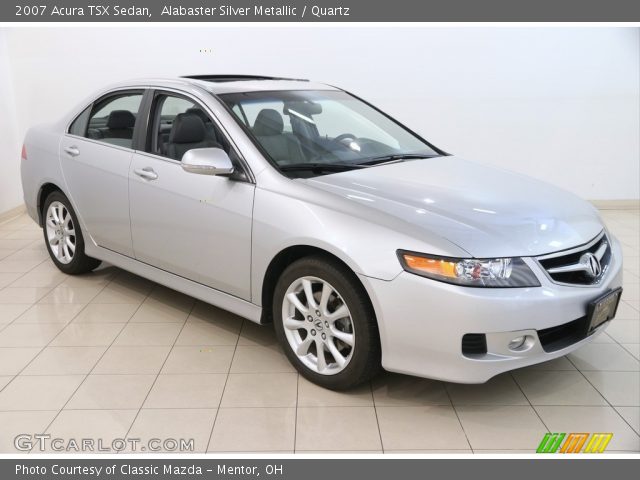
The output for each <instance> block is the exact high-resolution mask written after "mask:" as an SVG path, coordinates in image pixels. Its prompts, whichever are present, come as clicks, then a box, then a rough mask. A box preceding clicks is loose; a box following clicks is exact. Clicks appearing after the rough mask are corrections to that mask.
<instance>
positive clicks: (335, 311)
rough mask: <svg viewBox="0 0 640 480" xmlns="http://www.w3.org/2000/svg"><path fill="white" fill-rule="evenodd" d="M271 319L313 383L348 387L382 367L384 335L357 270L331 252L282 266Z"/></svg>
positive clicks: (293, 358)
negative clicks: (340, 260)
mask: <svg viewBox="0 0 640 480" xmlns="http://www.w3.org/2000/svg"><path fill="white" fill-rule="evenodd" d="M309 289H310V290H309ZM307 291H310V292H311V297H312V299H313V302H312V304H311V305H309V301H308V296H307V293H306V292H307ZM323 299H326V301H323ZM309 307H311V308H309ZM344 307H346V309H345V308H344ZM273 319H274V327H275V331H276V335H277V337H278V340H279V341H280V344H281V345H282V348H283V349H284V351H285V354H286V355H287V358H288V359H289V361H290V362H291V363H292V364H293V365H294V366H295V367H296V369H297V370H298V371H299V372H300V374H301V375H302V376H304V377H305V378H306V379H308V380H310V381H311V382H313V383H316V384H318V385H320V386H322V387H325V388H328V389H331V390H346V389H350V388H353V387H355V386H357V385H359V384H361V383H364V382H366V381H368V380H370V379H371V378H373V377H374V376H375V375H376V374H377V373H378V371H379V370H380V337H379V334H378V324H377V321H376V317H375V313H374V311H373V307H372V306H371V302H370V300H369V297H368V296H367V294H366V291H365V290H364V288H363V287H362V285H361V284H360V282H359V281H358V279H357V277H356V276H355V274H354V273H353V272H352V271H350V270H349V269H347V268H346V267H344V266H343V265H342V264H340V263H339V262H337V261H334V260H332V259H331V258H328V257H323V256H311V257H305V258H302V259H299V260H297V261H295V262H293V263H292V264H291V265H289V266H288V267H287V268H286V269H285V270H284V272H283V273H282V275H281V276H280V278H279V279H278V282H277V284H276V288H275V291H274V298H273ZM296 351H297V352H298V353H296ZM318 352H322V353H321V355H322V357H321V356H319V355H318ZM340 357H342V359H340Z"/></svg>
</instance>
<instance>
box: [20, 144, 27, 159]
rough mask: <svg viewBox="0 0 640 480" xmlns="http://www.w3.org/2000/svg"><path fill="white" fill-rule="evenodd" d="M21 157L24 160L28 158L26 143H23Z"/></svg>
mask: <svg viewBox="0 0 640 480" xmlns="http://www.w3.org/2000/svg"><path fill="white" fill-rule="evenodd" d="M20 157H21V158H22V160H26V159H27V147H25V146H24V145H22V154H21V155H20Z"/></svg>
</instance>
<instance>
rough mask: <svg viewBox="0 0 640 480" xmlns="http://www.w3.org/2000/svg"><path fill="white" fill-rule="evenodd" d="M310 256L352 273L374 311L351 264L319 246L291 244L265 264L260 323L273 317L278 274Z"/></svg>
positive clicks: (269, 320) (366, 292) (270, 320)
mask: <svg viewBox="0 0 640 480" xmlns="http://www.w3.org/2000/svg"><path fill="white" fill-rule="evenodd" d="M310 256H321V257H325V258H327V259H328V260H329V261H333V262H335V263H338V264H339V265H340V266H342V267H344V268H345V269H346V270H348V271H349V272H350V273H351V274H352V275H353V278H354V280H355V281H356V282H357V284H358V286H359V287H360V288H361V289H362V293H363V294H365V295H366V297H367V300H368V301H369V303H370V304H371V306H372V311H374V312H375V309H374V308H373V302H372V300H371V298H370V296H369V292H368V291H367V289H366V288H365V286H364V285H363V284H362V282H361V281H360V279H359V278H358V275H357V274H356V272H355V271H354V270H353V268H352V267H351V266H349V264H348V263H347V262H345V261H344V260H343V259H341V258H340V257H338V256H337V255H335V254H333V253H331V252H329V251H328V250H325V249H323V248H320V247H316V246H312V245H292V246H289V247H287V248H285V249H283V250H281V251H280V252H278V253H277V254H276V255H275V256H274V257H273V259H272V260H271V262H270V263H269V265H268V266H267V269H266V271H265V274H264V277H263V280H262V290H261V297H260V300H261V302H262V317H261V320H260V323H271V322H273V318H272V315H271V312H272V307H273V294H274V291H275V287H276V283H277V282H278V279H279V278H280V275H282V272H284V270H285V269H286V268H287V266H289V265H290V264H291V263H293V262H295V261H296V260H299V259H301V258H305V257H310Z"/></svg>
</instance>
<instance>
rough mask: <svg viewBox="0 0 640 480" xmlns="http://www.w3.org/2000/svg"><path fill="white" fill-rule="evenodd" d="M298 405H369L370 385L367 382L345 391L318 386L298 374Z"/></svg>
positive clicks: (370, 396)
mask: <svg viewBox="0 0 640 480" xmlns="http://www.w3.org/2000/svg"><path fill="white" fill-rule="evenodd" d="M298 406H300V407H369V406H373V395H372V394H371V386H370V385H369V384H368V383H367V384H365V385H361V386H359V387H356V388H353V389H350V390H348V391H346V392H336V391H333V390H328V389H326V388H322V387H319V386H318V385H316V384H314V383H311V382H310V381H309V380H307V379H305V378H304V377H302V376H298Z"/></svg>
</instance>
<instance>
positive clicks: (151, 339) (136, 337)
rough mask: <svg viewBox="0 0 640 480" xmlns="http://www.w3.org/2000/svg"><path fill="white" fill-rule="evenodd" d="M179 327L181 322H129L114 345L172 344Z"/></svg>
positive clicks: (176, 336)
mask: <svg viewBox="0 0 640 480" xmlns="http://www.w3.org/2000/svg"><path fill="white" fill-rule="evenodd" d="M181 328H182V325H181V324H175V323H129V324H127V326H126V327H124V329H123V330H122V331H121V332H120V335H118V338H116V340H115V345H120V346H123V345H141V346H142V345H173V343H174V342H175V341H176V338H178V334H179V333H180V329H181Z"/></svg>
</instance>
